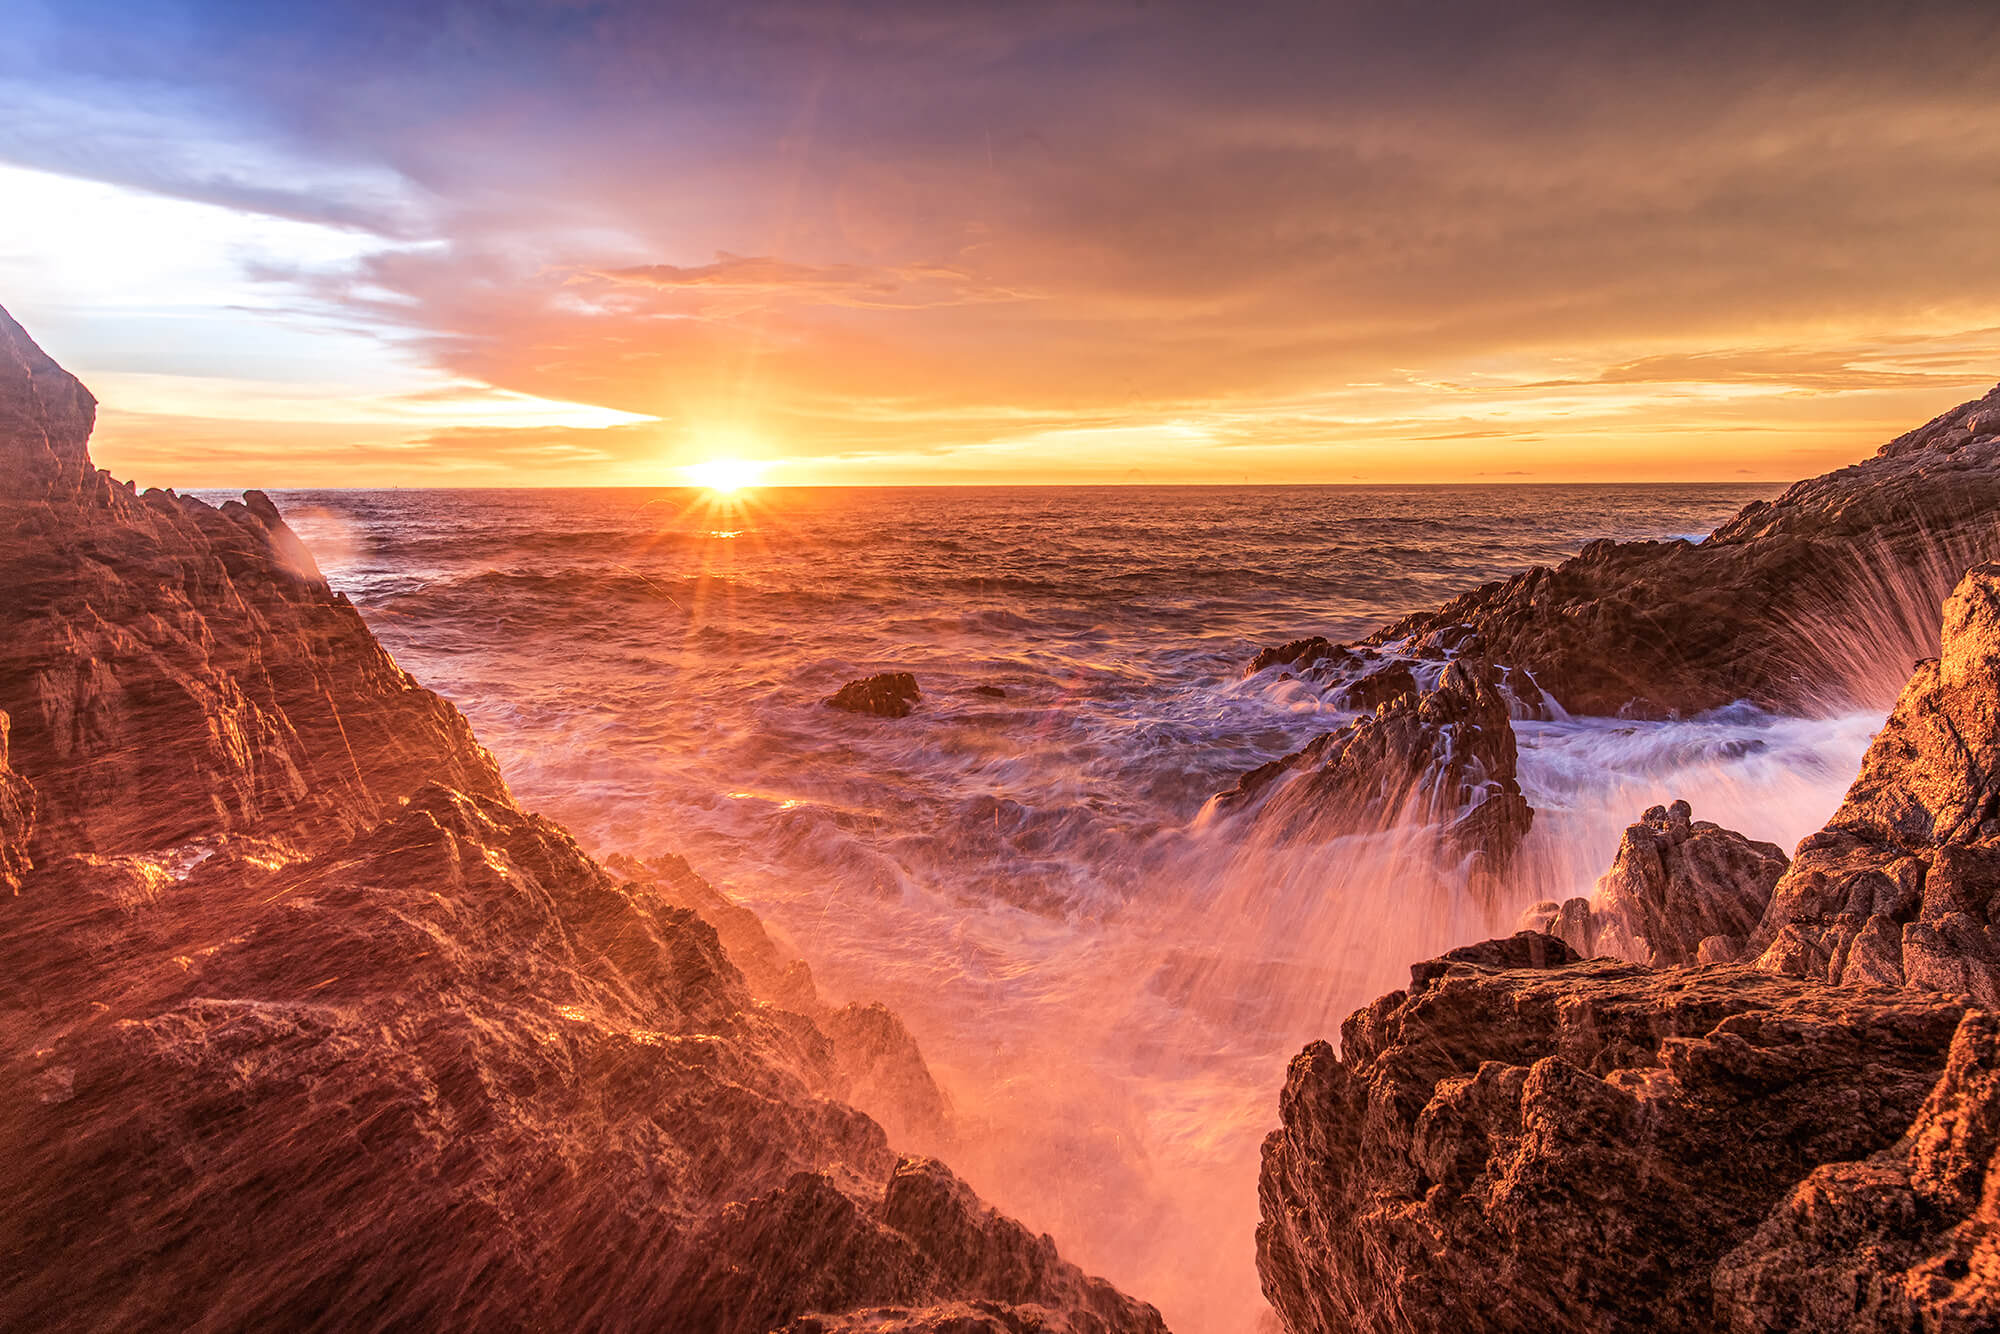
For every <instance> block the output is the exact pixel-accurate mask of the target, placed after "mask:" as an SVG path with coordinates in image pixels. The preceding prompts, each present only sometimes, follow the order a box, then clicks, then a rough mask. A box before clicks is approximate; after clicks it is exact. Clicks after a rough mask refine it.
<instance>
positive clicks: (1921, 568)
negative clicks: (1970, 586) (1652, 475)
mask: <svg viewBox="0 0 2000 1334" xmlns="http://www.w3.org/2000/svg"><path fill="white" fill-rule="evenodd" d="M1996 512H2000V388H1996V389H1995V390H1994V392H1992V393H1990V394H1988V395H1987V396H1986V397H1985V398H1983V399H1978V400H1975V401H1973V402H1970V403H1965V404H1962V405H1960V406H1959V407H1957V408H1954V409H1952V410H1951V411H1950V412H1947V413H1944V414H1943V415H1941V416H1939V417H1938V418H1936V419H1935V420H1933V421H1931V422H1929V423H1928V424H1926V425H1925V426H1923V427H1920V428H1919V429H1917V430H1915V431H1911V432H1909V433H1908V434H1906V435H1903V436H1901V437H1898V438H1897V439H1896V440H1894V441H1891V442H1890V443H1889V444H1887V445H1885V446H1883V447H1882V449H1881V450H1880V451H1879V452H1878V453H1877V454H1876V455H1875V457H1873V458H1871V459H1868V460H1867V461H1865V462H1863V463H1859V464H1856V465H1854V466H1852V467H1847V468H1842V469H1839V470H1837V471H1835V472H1831V473H1828V474H1826V475H1825V476H1822V477H1817V478H1813V479H1811V480H1809V481H1804V482H1800V483H1798V484H1797V485H1795V486H1793V487H1791V488H1790V489H1789V490H1787V491H1786V492H1785V493H1784V494H1783V495H1782V496H1780V497H1779V498H1778V499H1777V500H1775V501H1769V502H1766V501H1757V502H1755V503H1753V504H1751V505H1749V506H1747V507H1745V508H1744V509H1743V510H1742V511H1741V512H1740V513H1739V514H1737V515H1736V517H1735V518H1733V519H1731V520H1730V521H1729V522H1728V523H1726V524H1724V525H1723V526H1722V527H1720V528H1718V529H1716V530H1715V532H1714V533H1712V534H1711V535H1710V536H1709V537H1708V538H1707V539H1706V540H1705V541H1702V542H1699V543H1695V542H1688V541H1671V542H1613V541H1609V540H1603V541H1597V542H1592V543H1590V544H1589V545H1588V546H1586V547H1584V548H1583V550H1582V551H1581V552H1580V553H1579V554H1578V555H1577V556H1575V557H1574V558H1572V559H1570V560H1567V561H1564V562H1563V563H1562V564H1560V565H1558V566H1555V567H1553V568H1550V567H1547V566H1538V567H1536V568H1535V569H1532V570H1529V571H1528V572H1526V573H1524V574H1521V575H1517V576H1515V577H1513V578H1511V579H1505V580H1496V581H1494V582H1492V583H1489V584H1486V585H1484V586H1483V587H1481V588H1478V589H1476V590H1474V591H1472V592H1470V593H1467V594H1465V595H1464V596H1462V597H1459V598H1457V599H1455V600H1453V601H1452V602H1450V603H1448V604H1446V605H1445V606H1443V607H1441V608H1439V609H1438V610H1436V611H1431V612H1422V613H1419V614H1416V615H1413V616H1410V617H1406V618H1405V619H1403V620H1401V621H1399V622H1397V623H1395V624H1394V625H1390V626H1385V627H1384V628H1382V629H1381V630H1379V631H1377V632H1376V633H1375V634H1373V635H1371V636H1369V637H1368V639H1367V640H1365V641H1363V643H1362V645H1360V646H1358V647H1359V648H1360V649H1361V650H1362V654H1361V656H1363V657H1365V656H1367V654H1368V652H1370V651H1372V650H1375V649H1381V648H1384V647H1396V648H1399V649H1413V648H1414V647H1415V646H1418V645H1422V644H1424V643H1426V642H1435V641H1437V640H1438V639H1440V637H1446V638H1450V637H1458V638H1463V637H1471V636H1476V638H1477V639H1478V641H1479V643H1480V645H1481V648H1480V651H1481V652H1482V653H1483V654H1484V655H1485V656H1487V657H1488V658H1490V659H1492V660H1493V661H1494V662H1496V663H1498V664H1501V665H1502V666H1504V667H1507V668H1512V669H1516V670H1526V671H1528V672H1531V673H1532V677H1533V680H1534V682H1536V683H1537V684H1538V685H1539V688H1540V689H1541V690H1545V691H1547V692H1548V693H1549V694H1551V695H1553V696H1554V698H1555V700H1556V701H1557V702H1559V704H1560V705H1561V706H1562V707H1563V708H1564V709H1566V710H1568V711H1569V712H1571V713H1581V714H1600V715H1621V714H1622V715H1629V716H1637V717H1663V716H1669V715H1686V714H1693V713H1698V712H1701V711H1704V710H1707V709H1713V708H1719V707H1721V706H1723V705H1726V704H1730V703H1732V702H1734V701H1737V700H1748V701H1750V702H1752V703H1754V704H1758V705H1761V706H1763V707H1765V708H1769V709H1773V710H1779V711H1790V712H1796V711H1800V710H1806V711H1813V710H1820V709H1835V708H1842V707H1849V706H1853V705H1856V704H1875V703H1880V704H1886V703H1887V702H1888V701H1889V699H1890V698H1892V697H1893V695H1894V692H1895V689H1896V686H1897V684H1898V683H1899V682H1900V681H1901V680H1902V678H1903V675H1904V673H1905V672H1906V671H1907V669H1908V664H1909V662H1910V660H1911V659H1912V658H1915V657H1919V656H1924V655H1925V654H1928V653H1930V652H1935V651H1936V650H1935V648H1934V645H1935V642H1936V641H1935V639H1934V632H1935V628H1936V622H1935V615H1934V613H1935V609H1936V607H1937V605H1938V603H1939V601H1941V600H1942V599H1943V598H1944V596H1945V594H1946V593H1948V592H1949V591H1950V589H1951V587H1952V585H1953V584H1954V583H1955V582H1956V581H1957V579H1958V576H1959V575H1960V574H1961V573H1962V572H1963V571H1964V570H1965V569H1966V568H1967V567H1969V566H1971V565H1974V564H1977V563H1979V562H1981V561H1985V560H1991V559H1994V558H1995V557H2000V525H1996V524H1995V522H1994V519H1993V516H1994V514H1995V513H1996ZM1353 652H1354V649H1352V648H1344V647H1343V646H1340V645H1335V644H1333V643H1330V642H1329V641H1327V640H1326V639H1324V638H1309V639H1302V640H1299V641H1296V642H1294V643H1292V644H1288V645H1285V646H1283V647H1282V648H1278V649H1267V650H1265V651H1264V652H1263V653H1261V654H1259V655H1258V656H1257V658H1256V659H1255V660H1254V661H1253V663H1252V668H1253V670H1261V669H1265V668H1269V667H1272V666H1280V665H1288V666H1291V667H1293V668H1294V669H1295V670H1304V669H1307V668H1310V667H1311V666H1312V664H1314V663H1316V662H1321V661H1325V662H1328V663H1331V664H1338V663H1339V662H1340V661H1341V655H1342V654H1347V653H1353Z"/></svg>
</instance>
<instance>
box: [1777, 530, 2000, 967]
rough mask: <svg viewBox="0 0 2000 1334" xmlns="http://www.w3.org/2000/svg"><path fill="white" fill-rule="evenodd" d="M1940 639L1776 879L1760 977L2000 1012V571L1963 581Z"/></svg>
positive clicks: (1948, 606)
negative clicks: (1998, 894) (1999, 912)
mask: <svg viewBox="0 0 2000 1334" xmlns="http://www.w3.org/2000/svg"><path fill="white" fill-rule="evenodd" d="M1942 642H1943V651H1942V656H1941V657H1939V658H1938V659H1936V660H1934V661H1928V662H1924V663H1920V664H1919V665H1918V667H1917V670H1916V672H1915V674H1914V675H1912V676H1911V678H1910V681H1909V684H1908V685H1907V686H1906V687H1905V688H1904V690H1903V694H1902V697H1901V698H1900V699H1899V700H1898V701H1897V702H1896V707H1895V710H1894V711H1893V712H1892V713H1891V714H1890V715H1889V720H1888V722H1887V723H1885V724H1884V725H1883V728H1882V731H1881V732H1880V733H1879V734H1878V735H1877V736H1876V738H1875V740H1874V742H1873V744H1871V745H1870V746H1869V748H1868V753H1867V755H1866V756H1865V757H1864V758H1863V759H1862V762H1861V772H1860V774H1859V775H1858V776H1857V777H1856V778H1855V780H1854V784H1853V786H1852V787H1850V788H1849V789H1848V791H1847V797H1846V800H1845V801H1843V802H1842V803H1841V806H1840V809H1839V810H1838V811H1837V812H1835V814H1834V817H1833V819H1832V820H1831V821H1829V822H1828V824H1827V826H1826V828H1825V829H1823V830H1821V831H1820V832H1819V833H1817V834H1814V835H1813V836H1811V837H1810V838H1808V839H1806V840H1805V841H1804V842H1803V843H1801V844H1800V845H1799V848H1798V853H1797V859H1796V860H1795V861H1793V863H1792V865H1791V868H1790V870H1788V871H1787V872H1786V873H1785V876H1784V878H1783V879H1782V880H1780V881H1779V882H1778V885H1777V888H1776V890H1775V891H1774V893H1773V895H1772V899H1771V904H1770V908H1769V910H1768V911H1767V913H1766V914H1765V916H1764V920H1763V922H1762V924H1761V925H1760V926H1759V927H1758V929H1757V932H1756V934H1755V936H1754V938H1753V940H1752V946H1753V948H1754V949H1755V950H1756V951H1757V952H1758V953H1759V954H1760V956H1761V957H1760V958H1759V960H1758V962H1759V965H1760V966H1761V967H1764V968H1767V969H1771V970H1773V971H1776V972H1783V973H1790V974H1794V975H1797V976H1809V977H1820V978H1825V979H1827V980H1829V981H1837V982H1875V983H1887V984H1891V985H1894V984H1901V983H1908V984H1910V985H1912V986H1921V987H1930V988H1935V989H1937V990H1941V991H1957V992H1965V993H1967V994H1970V995H1972V996H1974V997H1976V998H1977V999H1978V1001H1979V1003H1980V1004H1982V1005H1985V1006H2000V936H1996V931H1995V918H1994V916H1993V912H1994V908H1995V905H1994V891H1995V889H1996V888H2000V566H1994V565H1988V566H1983V567H1981V568H1979V569H1975V570H1972V571H1970V572H1969V573H1967V574H1966V576H1965V578H1964V579H1963V580H1962V581H1961V582H1960V583H1959V585H1958V588H1957V590H1956V591H1955V592H1953V593H1952V595H1951V598H1950V599H1949V600H1948V601H1947V602H1946V603H1945V609H1944V630H1943V637H1942Z"/></svg>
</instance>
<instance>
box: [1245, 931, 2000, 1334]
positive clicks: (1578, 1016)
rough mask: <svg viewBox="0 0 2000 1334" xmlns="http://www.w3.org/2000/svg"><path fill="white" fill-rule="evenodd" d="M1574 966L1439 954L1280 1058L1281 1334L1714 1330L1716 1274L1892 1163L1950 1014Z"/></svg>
mask: <svg viewBox="0 0 2000 1334" xmlns="http://www.w3.org/2000/svg"><path fill="white" fill-rule="evenodd" d="M1574 960H1575V955H1574V954H1573V952H1571V951H1570V950H1569V949H1568V948H1567V947H1565V946H1564V945H1563V944H1562V942H1560V941H1559V940H1556V939H1555V938H1553V937H1549V936H1538V935H1534V934H1531V933H1523V934H1522V935H1520V936H1516V937H1514V938H1513V940H1511V941H1503V942H1490V943H1489V944H1488V945H1486V946H1482V947H1476V948H1475V949H1473V950H1469V951H1456V952H1454V955H1452V956H1447V957H1446V958H1445V959H1442V960H1438V961H1434V962H1433V963H1430V964H1425V965H1420V966H1419V967H1417V968H1416V969H1413V970H1412V978H1411V985H1410V987H1409V989H1408V990H1407V991H1399V992H1392V993H1391V994H1389V995H1387V996H1384V997H1383V998H1381V999H1380V1000H1378V1001H1376V1002H1375V1003H1374V1004H1372V1005H1370V1006H1368V1007H1367V1008H1366V1009H1363V1010H1360V1011H1357V1012H1356V1013H1355V1014H1354V1015H1353V1016H1352V1017H1350V1018H1349V1019H1348V1020H1347V1022H1346V1024H1345V1025H1344V1026H1343V1027H1342V1030H1341V1048H1340V1051H1339V1053H1338V1054H1336V1053H1335V1051H1334V1050H1333V1048H1332V1047H1330V1046H1329V1045H1327V1044H1326V1043H1324V1042H1316V1043H1314V1044H1312V1045H1311V1046H1309V1047H1307V1048H1306V1050H1305V1051H1304V1052H1303V1053H1302V1054H1301V1055H1300V1056H1298V1057H1297V1058H1296V1059H1295V1060H1294V1061H1293V1062H1292V1066H1291V1069H1290V1071H1289V1073H1288V1076H1287V1078H1286V1081H1285V1090H1284V1094H1283V1096H1282V1099H1281V1103H1280V1114H1281V1121H1282V1125H1281V1128H1280V1129H1279V1130H1277V1131H1276V1132H1274V1133H1273V1134H1272V1135H1271V1136H1270V1138H1269V1139H1268V1140H1267V1141H1266V1142H1265V1146H1264V1162H1263V1171H1262V1176H1261V1179H1260V1189H1259V1193H1260V1199H1261V1206H1262V1214H1263V1221H1262V1223H1261V1224H1260V1226H1259V1228H1258V1233H1257V1245H1258V1268H1259V1272H1260V1274H1261V1276H1262V1280H1263V1285H1264V1292H1265V1295H1266V1296H1267V1297H1268V1298H1269V1299H1270V1300H1271V1302H1272V1304H1273V1305H1274V1306H1275V1307H1276V1308H1277V1310H1278V1313H1279V1315H1280V1317H1281V1318H1282V1319H1283V1321H1284V1323H1285V1326H1286V1328H1287V1329H1288V1330H1290V1331H1292V1334H1308V1332H1311V1334H1319V1332H1320V1331H1327V1332H1329V1334H1330V1332H1331V1331H1382V1332H1384V1334H1387V1332H1388V1331H1416V1330H1434V1331H1440V1332H1442V1331H1460V1330H1467V1329H1483V1330H1518V1331H1547V1330H1557V1329H1561V1330H1593V1331H1613V1330H1633V1329H1660V1330H1689V1331H1694V1330H1713V1329H1717V1328H1720V1327H1721V1324H1720V1322H1719V1320H1718V1318H1717V1314H1716V1307H1715V1298H1714V1283H1715V1276H1716V1274H1717V1271H1718V1266H1719V1265H1721V1264H1723V1263H1724V1261H1725V1257H1729V1256H1730V1255H1731V1253H1732V1251H1734V1250H1735V1249H1736V1248H1738V1247H1740V1246H1743V1245H1744V1244H1745V1243H1747V1242H1749V1241H1750V1239H1751V1238H1752V1236H1753V1234H1757V1232H1758V1229H1759V1227H1760V1226H1761V1225H1762V1224H1763V1222H1764V1220H1765V1218H1766V1216H1767V1215H1769V1214H1770V1213H1771V1211H1772V1209H1773V1208H1774V1207H1775V1206H1778V1205H1779V1204H1780V1203H1781V1201H1783V1200H1785V1198H1786V1197H1787V1194H1788V1192H1790V1191H1791V1190H1792V1188H1793V1187H1794V1186H1795V1185H1797V1184H1798V1183H1799V1182H1801V1181H1803V1180H1805V1179H1806V1178H1807V1176H1808V1174H1809V1173H1811V1172H1812V1171H1813V1170H1814V1169H1815V1168H1818V1167H1820V1166H1822V1165H1823V1164H1827V1163H1840V1162H1852V1161H1854V1160H1859V1159H1865V1158H1868V1157H1869V1156H1870V1155H1872V1154H1875V1153H1878V1152H1880V1151H1882V1150H1885V1149H1888V1148H1889V1147H1890V1146H1891V1145H1893V1144H1895V1143H1896V1142H1897V1141H1898V1139H1899V1138H1900V1137H1901V1136H1902V1133H1903V1131H1904V1129H1905V1128H1906V1127H1908V1126H1909V1125H1910V1123H1911V1119H1912V1117H1914V1116H1916V1115H1917V1113H1918V1111H1919V1109H1920V1108H1922V1107H1923V1106H1924V1104H1925V1100H1926V1098H1927V1096H1929V1095H1930V1094H1931V1090H1932V1088H1933V1086H1934V1085H1935V1084H1936V1083H1937V1081H1938V1077H1939V1074H1940V1072H1941V1071H1942V1070H1943V1069H1944V1067H1945V1064H1946V1053H1947V1049H1948V1048H1949V1047H1950V1045H1951V1042H1952V1037H1953V1032H1954V1030H1955V1029H1957V1027H1958V1025H1959V1021H1960V1018H1961V1017H1962V1016H1963V1015H1964V1013H1965V1011H1966V1003H1965V1001H1964V999H1963V998H1960V997H1951V996H1944V995H1939V994H1934V993H1923V992H1915V991H1908V990H1859V989H1845V988H1830V987H1827V986H1824V985H1823V984H1820V983H1817V982H1810V981H1802V980H1798V979H1793V978H1785V977H1779V976H1775V975H1772V974H1770V973H1767V972H1763V971H1760V970H1758V969H1755V968H1752V967H1749V966H1747V965H1720V966H1714V967H1707V968H1689V969H1671V970H1653V969H1649V968H1646V967H1643V966H1640V965H1636V964H1629V963H1623V962H1618V961H1614V960H1609V959H1595V960H1589V961H1584V962H1575V961H1574ZM1729 1263H1730V1264H1731V1265H1737V1261H1735V1260H1731V1261H1729ZM1739 1267H1740V1266H1739ZM1731 1272H1735V1270H1734V1269H1732V1271H1731ZM1992 1309H1993V1308H1990V1307H1989V1308H1988V1310H1989V1313H1990V1311H1991V1310H1992Z"/></svg>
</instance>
